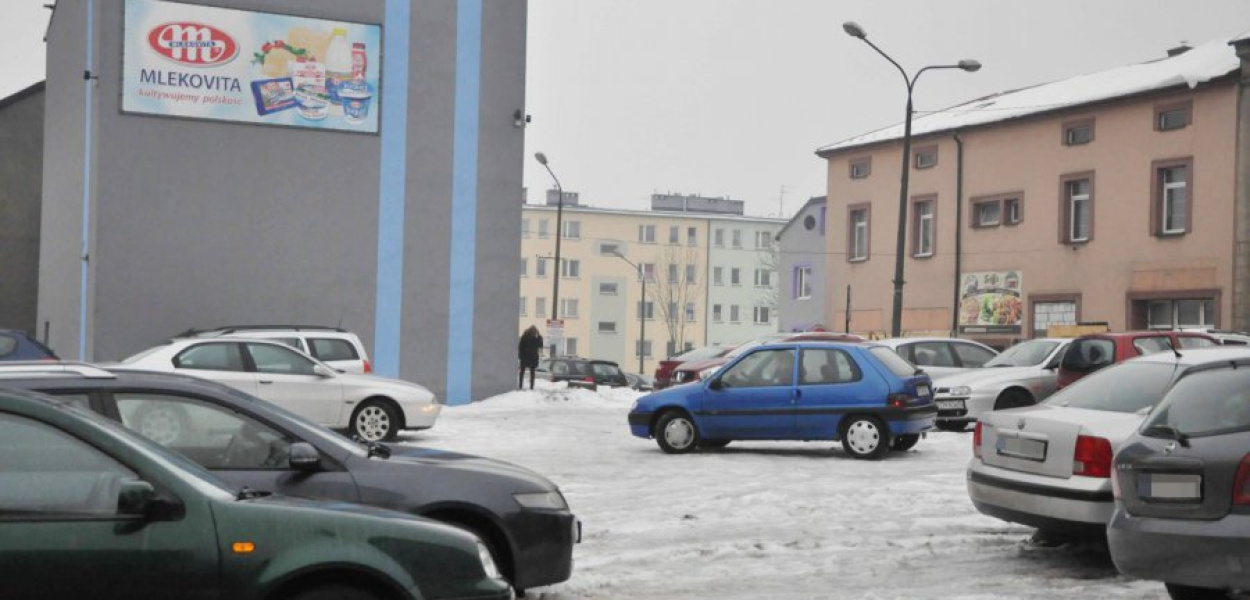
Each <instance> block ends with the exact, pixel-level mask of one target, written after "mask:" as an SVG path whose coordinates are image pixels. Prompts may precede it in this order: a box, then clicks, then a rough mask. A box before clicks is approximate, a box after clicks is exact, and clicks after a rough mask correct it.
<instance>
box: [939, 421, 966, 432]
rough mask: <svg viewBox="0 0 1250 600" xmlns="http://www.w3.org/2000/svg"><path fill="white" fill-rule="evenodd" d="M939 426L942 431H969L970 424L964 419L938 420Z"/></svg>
mask: <svg viewBox="0 0 1250 600" xmlns="http://www.w3.org/2000/svg"><path fill="white" fill-rule="evenodd" d="M937 428H938V429H939V430H941V431H955V432H960V431H967V430H968V424H967V423H964V422H962V421H938V422H937Z"/></svg>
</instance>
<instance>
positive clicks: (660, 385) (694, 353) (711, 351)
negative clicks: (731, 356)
mask: <svg viewBox="0 0 1250 600" xmlns="http://www.w3.org/2000/svg"><path fill="white" fill-rule="evenodd" d="M733 348H734V347H733V346H704V347H702V348H695V349H694V350H689V351H687V352H682V353H681V354H678V355H677V356H670V357H669V358H666V359H664V360H662V361H660V364H659V365H657V366H656V367H655V389H657V390H662V389H664V388H666V387H668V386H670V385H673V370H674V369H676V368H677V367H679V366H681V365H682V364H683V363H686V362H689V361H692V360H709V359H714V358H720V357H722V356H724V355H726V354H728V353H729V351H730V350H733Z"/></svg>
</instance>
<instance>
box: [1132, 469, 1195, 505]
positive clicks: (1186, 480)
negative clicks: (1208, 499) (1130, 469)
mask: <svg viewBox="0 0 1250 600" xmlns="http://www.w3.org/2000/svg"><path fill="white" fill-rule="evenodd" d="M1137 495H1138V496H1140V497H1141V498H1142V499H1144V500H1164V501H1169V500H1171V501H1176V500H1199V499H1201V498H1202V476H1201V475H1185V474H1180V473H1142V474H1141V475H1139V476H1138V480H1137Z"/></svg>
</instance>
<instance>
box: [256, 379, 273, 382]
mask: <svg viewBox="0 0 1250 600" xmlns="http://www.w3.org/2000/svg"><path fill="white" fill-rule="evenodd" d="M258 381H260V382H261V383H273V380H272V379H260V380H258Z"/></svg>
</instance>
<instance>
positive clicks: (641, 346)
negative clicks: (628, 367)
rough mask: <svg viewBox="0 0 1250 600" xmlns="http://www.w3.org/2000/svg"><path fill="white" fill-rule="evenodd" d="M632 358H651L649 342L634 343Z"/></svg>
mask: <svg viewBox="0 0 1250 600" xmlns="http://www.w3.org/2000/svg"><path fill="white" fill-rule="evenodd" d="M634 356H641V357H643V358H650V357H651V340H647V341H645V342H642V341H638V342H634Z"/></svg>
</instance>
